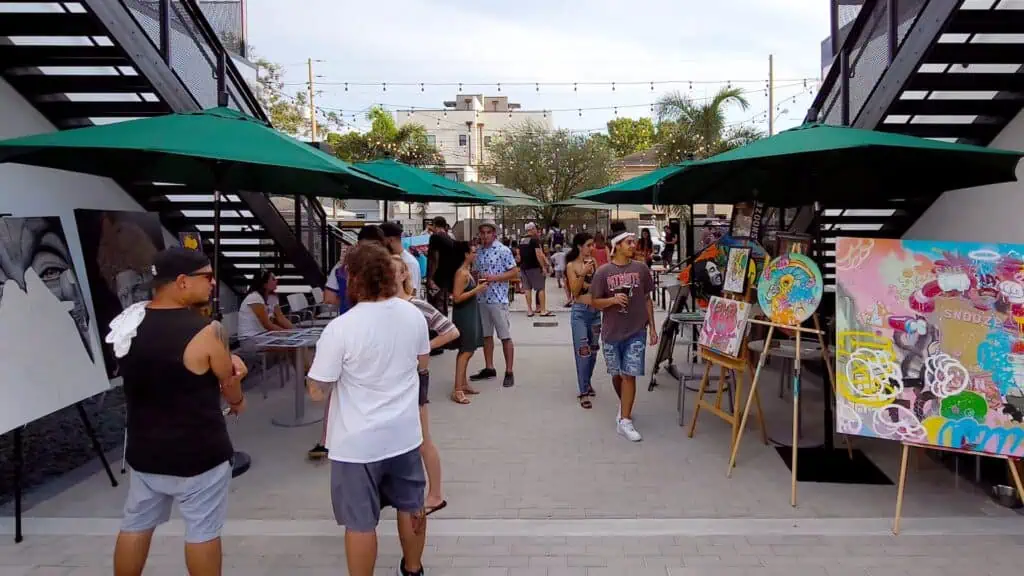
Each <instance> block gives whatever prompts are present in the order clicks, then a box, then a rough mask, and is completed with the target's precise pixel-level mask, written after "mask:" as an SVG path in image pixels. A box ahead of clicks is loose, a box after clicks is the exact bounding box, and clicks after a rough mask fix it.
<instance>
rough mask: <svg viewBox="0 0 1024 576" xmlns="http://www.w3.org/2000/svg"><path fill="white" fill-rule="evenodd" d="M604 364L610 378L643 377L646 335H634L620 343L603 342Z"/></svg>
mask: <svg viewBox="0 0 1024 576" xmlns="http://www.w3.org/2000/svg"><path fill="white" fill-rule="evenodd" d="M602 351H603V352H604V363H605V366H606V368H607V369H608V374H609V375H610V376H620V375H621V376H633V377H638V376H643V375H644V362H645V360H646V356H647V334H646V332H643V331H641V332H637V333H636V334H634V335H632V336H630V337H628V338H626V339H625V340H622V341H620V342H605V343H604V345H603V346H602Z"/></svg>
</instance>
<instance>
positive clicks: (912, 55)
mask: <svg viewBox="0 0 1024 576" xmlns="http://www.w3.org/2000/svg"><path fill="white" fill-rule="evenodd" d="M960 2H961V0H930V2H928V5H927V6H925V8H924V10H922V11H921V15H920V16H918V18H917V22H916V23H915V24H914V26H913V27H912V28H911V29H910V31H909V32H908V33H907V36H906V37H905V38H904V39H903V44H902V46H900V49H899V51H898V52H897V53H896V57H895V58H893V60H892V64H890V65H889V67H888V68H887V69H886V70H885V73H884V74H883V75H882V78H881V79H880V80H879V81H878V84H877V85H876V86H875V88H874V89H873V90H872V91H871V95H870V96H869V97H868V99H867V101H866V102H865V103H864V106H862V107H861V109H860V112H858V113H857V117H856V118H853V119H852V120H851V124H852V125H853V126H855V127H857V128H867V129H869V130H872V129H874V128H876V127H878V126H879V124H881V123H882V120H883V119H884V118H885V117H886V115H887V111H888V109H889V107H890V106H891V105H892V103H893V102H895V101H896V100H897V99H898V98H899V95H900V93H901V92H902V91H903V89H904V87H905V86H906V84H907V81H908V80H909V79H910V78H911V77H912V76H913V74H914V72H915V71H916V70H917V68H918V66H919V65H920V63H921V55H922V54H924V53H925V52H926V51H927V50H928V49H929V47H932V45H933V44H934V43H935V41H936V40H938V38H939V36H940V35H941V34H942V29H943V28H945V26H946V22H947V21H948V20H949V18H950V17H951V16H952V14H953V13H954V12H955V11H956V10H957V8H959V6H960Z"/></svg>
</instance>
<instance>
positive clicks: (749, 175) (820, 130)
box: [658, 124, 1024, 207]
mask: <svg viewBox="0 0 1024 576" xmlns="http://www.w3.org/2000/svg"><path fill="white" fill-rule="evenodd" d="M1022 156H1024V153H1022V152H1017V151H1008V150H997V149H994V148H983V147H981V146H971V145H967V144H956V143H950V142H942V141H938V140H928V139H924V138H916V137H913V136H905V135H902V134H893V133H888V132H878V131H873V130H860V129H857V128H848V127H844V126H828V125H823V124H805V125H803V126H800V127H797V128H793V129H790V130H786V131H785V132H781V133H779V134H777V135H775V136H773V137H771V138H765V139H763V140H757V141H755V142H752V143H750V144H747V145H746V146H743V147H741V148H737V149H735V150H730V151H729V152H725V153H722V154H719V155H717V156H713V157H711V158H707V159H705V160H700V161H695V162H692V163H689V164H687V165H686V167H685V169H683V170H680V171H678V172H676V173H674V174H670V175H668V176H666V177H665V178H664V179H662V181H661V189H660V190H659V191H658V201H659V202H660V203H662V204H694V203H707V202H715V203H720V204H735V203H738V202H744V201H750V200H755V199H756V200H759V201H761V202H764V203H766V204H768V205H769V206H777V207H786V206H804V205H809V204H812V203H814V202H815V201H821V200H826V199H833V198H835V197H837V196H838V197H840V198H849V199H854V200H857V201H872V200H874V201H877V200H890V199H904V200H905V199H911V198H922V197H930V196H937V195H939V194H941V193H942V192H945V191H946V190H956V189H960V188H969V187H972V186H982V185H985V184H995V183H998V182H1011V181H1014V180H1016V174H1015V172H1016V168H1017V163H1018V161H1019V160H1020V158H1021V157H1022Z"/></svg>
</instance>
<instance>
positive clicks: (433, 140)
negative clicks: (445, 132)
mask: <svg viewBox="0 0 1024 576" xmlns="http://www.w3.org/2000/svg"><path fill="white" fill-rule="evenodd" d="M427 144H429V145H431V146H437V136H435V135H433V134H427Z"/></svg>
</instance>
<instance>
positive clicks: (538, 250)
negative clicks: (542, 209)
mask: <svg viewBox="0 0 1024 576" xmlns="http://www.w3.org/2000/svg"><path fill="white" fill-rule="evenodd" d="M519 267H520V268H521V269H522V272H523V274H522V278H523V287H524V288H526V315H527V316H530V317H532V316H533V314H534V308H533V304H534V293H536V298H537V314H538V315H540V316H554V314H552V313H551V312H549V311H548V302H547V295H546V294H545V293H544V282H545V280H546V279H547V276H548V274H550V273H551V263H550V262H548V257H547V256H545V255H544V249H543V248H542V247H541V243H540V229H539V228H537V225H536V224H534V223H533V222H527V223H526V237H525V238H523V239H522V240H521V241H520V242H519Z"/></svg>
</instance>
